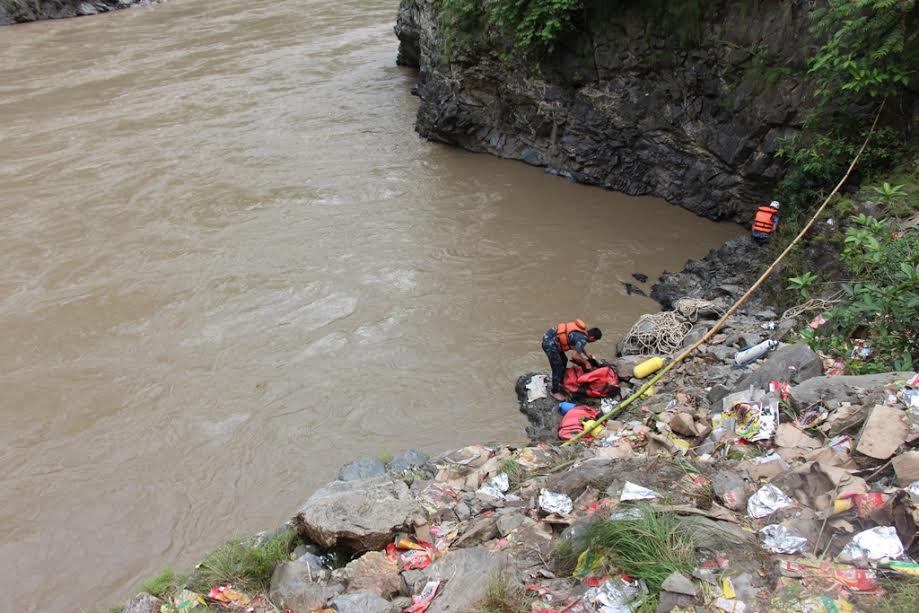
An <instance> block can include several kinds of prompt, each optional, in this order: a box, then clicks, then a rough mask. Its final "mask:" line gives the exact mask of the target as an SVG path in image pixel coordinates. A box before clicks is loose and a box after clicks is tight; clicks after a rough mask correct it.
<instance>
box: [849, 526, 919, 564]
mask: <svg viewBox="0 0 919 613" xmlns="http://www.w3.org/2000/svg"><path fill="white" fill-rule="evenodd" d="M902 555H903V543H901V542H900V537H898V536H897V529H896V528H894V527H893V526H878V527H877V528H871V529H870V530H865V531H864V532H859V533H858V534H856V535H855V536H853V537H852V540H851V541H850V542H849V544H848V545H846V546H845V547H844V548H843V550H842V551H841V552H839V558H840V559H841V560H846V561H851V562H854V561H855V560H870V561H872V562H877V561H878V560H884V559H890V560H894V559H897V558H899V557H901V556H902Z"/></svg>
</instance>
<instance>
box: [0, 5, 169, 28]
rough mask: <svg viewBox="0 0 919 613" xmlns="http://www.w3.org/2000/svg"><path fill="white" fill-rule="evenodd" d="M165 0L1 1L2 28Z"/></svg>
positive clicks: (0, 17)
mask: <svg viewBox="0 0 919 613" xmlns="http://www.w3.org/2000/svg"><path fill="white" fill-rule="evenodd" d="M162 1H163V0H0V26H6V25H10V24H14V23H26V22H29V21H40V20H43V19H64V18H66V17H86V16H89V15H98V14H100V13H107V12H109V11H117V10H119V9H126V8H130V7H132V6H136V5H146V4H158V3H159V2H162Z"/></svg>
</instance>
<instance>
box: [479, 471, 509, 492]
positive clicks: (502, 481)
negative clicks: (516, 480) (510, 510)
mask: <svg viewBox="0 0 919 613" xmlns="http://www.w3.org/2000/svg"><path fill="white" fill-rule="evenodd" d="M510 487H511V484H510V480H509V479H508V477H507V473H498V474H497V475H495V476H494V477H491V478H490V479H488V480H487V481H486V482H485V484H484V485H482V487H480V488H479V489H478V491H477V492H476V493H478V494H485V495H486V496H491V497H492V498H504V492H506V491H507V490H509V489H510Z"/></svg>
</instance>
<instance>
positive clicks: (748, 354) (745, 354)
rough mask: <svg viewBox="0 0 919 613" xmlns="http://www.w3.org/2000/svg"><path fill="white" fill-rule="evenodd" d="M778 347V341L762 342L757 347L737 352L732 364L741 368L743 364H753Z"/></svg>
mask: <svg viewBox="0 0 919 613" xmlns="http://www.w3.org/2000/svg"><path fill="white" fill-rule="evenodd" d="M778 346H779V342H778V341H774V340H771V339H770V340H767V341H763V342H762V343H760V344H759V345H754V346H752V347H750V348H749V349H744V350H743V351H738V352H737V355H735V356H734V364H736V365H737V366H743V365H744V364H747V363H749V362H753V361H754V360H758V359H760V358H761V357H763V356H764V355H766V354H767V353H768V352H770V351H772V350H773V349H775V348H776V347H778Z"/></svg>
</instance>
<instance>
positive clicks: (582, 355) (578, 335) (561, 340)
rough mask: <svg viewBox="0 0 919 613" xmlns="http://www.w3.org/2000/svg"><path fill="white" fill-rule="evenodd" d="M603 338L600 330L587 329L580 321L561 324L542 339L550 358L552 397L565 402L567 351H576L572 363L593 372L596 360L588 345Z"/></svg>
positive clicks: (543, 346) (547, 332)
mask: <svg viewBox="0 0 919 613" xmlns="http://www.w3.org/2000/svg"><path fill="white" fill-rule="evenodd" d="M602 337H603V333H602V332H601V331H600V328H590V329H589V330H588V329H587V324H585V323H584V322H583V321H581V320H580V319H576V320H574V321H572V322H570V323H561V324H558V325H557V326H555V327H554V328H549V329H548V330H547V331H546V333H545V334H544V335H543V337H542V350H543V351H545V352H546V357H548V358H549V366H550V367H551V368H552V397H553V398H555V399H556V400H564V399H565V398H566V396H565V394H564V393H563V392H562V379H563V378H564V376H565V369H566V368H567V367H568V356H566V355H565V352H566V351H571V350H574V355H572V356H571V361H573V362H575V363H577V364H579V365H580V366H581V367H582V368H584V370H593V367H594V364H596V363H597V362H596V360H595V359H594V356H592V355H591V354H590V353H588V351H587V343H593V342H594V341H598V340H600V339H601V338H602Z"/></svg>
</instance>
